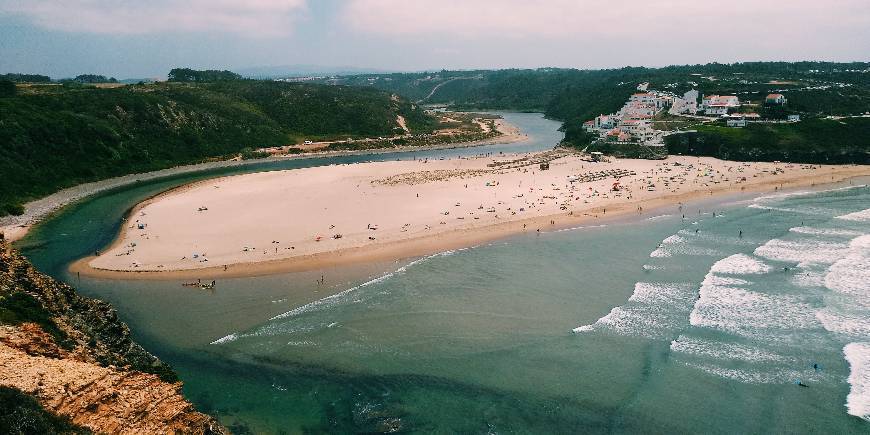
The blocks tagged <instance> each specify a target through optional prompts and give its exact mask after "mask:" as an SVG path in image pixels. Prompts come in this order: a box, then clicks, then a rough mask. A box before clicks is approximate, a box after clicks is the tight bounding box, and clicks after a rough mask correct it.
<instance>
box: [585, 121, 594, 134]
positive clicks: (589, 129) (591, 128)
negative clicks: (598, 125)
mask: <svg viewBox="0 0 870 435" xmlns="http://www.w3.org/2000/svg"><path fill="white" fill-rule="evenodd" d="M583 130H585V131H586V132H588V133H592V132H594V131H595V121H586V122H584V123H583Z"/></svg>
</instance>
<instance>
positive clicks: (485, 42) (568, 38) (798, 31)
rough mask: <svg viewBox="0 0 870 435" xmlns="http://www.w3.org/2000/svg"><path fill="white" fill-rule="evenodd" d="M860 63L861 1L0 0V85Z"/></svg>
mask: <svg viewBox="0 0 870 435" xmlns="http://www.w3.org/2000/svg"><path fill="white" fill-rule="evenodd" d="M758 60H785V61H795V60H829V61H868V60H870V0H727V1H715V0H546V1H543V0H539V1H535V0H438V1H429V0H246V1H233V0H0V73H4V72H24V73H41V74H46V75H49V76H52V77H54V78H62V77H71V76H75V75H77V74H82V73H96V74H104V75H107V76H114V77H117V78H146V77H162V76H165V75H166V74H167V73H168V71H169V70H170V69H171V68H173V67H191V68H198V69H206V68H208V69H230V70H240V69H244V68H250V67H263V66H282V65H318V66H328V67H355V68H367V69H376V70H384V71H422V70H430V71H431V70H440V69H442V68H444V69H476V68H486V69H491V68H493V69H494V68H537V67H574V68H611V67H622V66H629V65H630V66H653V67H654V66H665V65H674V64H695V63H708V62H721V63H731V62H740V61H758Z"/></svg>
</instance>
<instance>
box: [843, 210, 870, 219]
mask: <svg viewBox="0 0 870 435" xmlns="http://www.w3.org/2000/svg"><path fill="white" fill-rule="evenodd" d="M836 218H837V219H842V220H844V221H853V222H870V208H868V209H867V210H861V211H856V212H854V213H849V214H844V215H842V216H837V217H836Z"/></svg>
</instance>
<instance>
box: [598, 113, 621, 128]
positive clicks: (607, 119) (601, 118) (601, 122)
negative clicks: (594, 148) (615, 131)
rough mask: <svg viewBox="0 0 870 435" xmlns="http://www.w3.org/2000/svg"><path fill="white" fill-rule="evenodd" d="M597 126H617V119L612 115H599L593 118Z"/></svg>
mask: <svg viewBox="0 0 870 435" xmlns="http://www.w3.org/2000/svg"><path fill="white" fill-rule="evenodd" d="M593 122H594V124H595V128H601V129H611V128H613V127H616V123H617V120H616V119H615V118H614V117H613V116H610V115H598V116H596V117H595V119H594V120H593Z"/></svg>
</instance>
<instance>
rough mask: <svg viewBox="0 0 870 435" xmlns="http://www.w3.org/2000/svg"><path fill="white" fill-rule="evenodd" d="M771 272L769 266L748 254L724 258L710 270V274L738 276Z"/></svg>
mask: <svg viewBox="0 0 870 435" xmlns="http://www.w3.org/2000/svg"><path fill="white" fill-rule="evenodd" d="M770 270H771V267H770V266H769V265H767V264H764V262H762V261H761V260H758V259H755V258H752V257H750V256H748V255H746V254H734V255H732V256H730V257H726V258H723V259H721V260H719V261H717V262H716V263H715V264H713V267H712V268H710V272H714V273H723V274H737V275H748V274H761V273H767V272H770Z"/></svg>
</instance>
